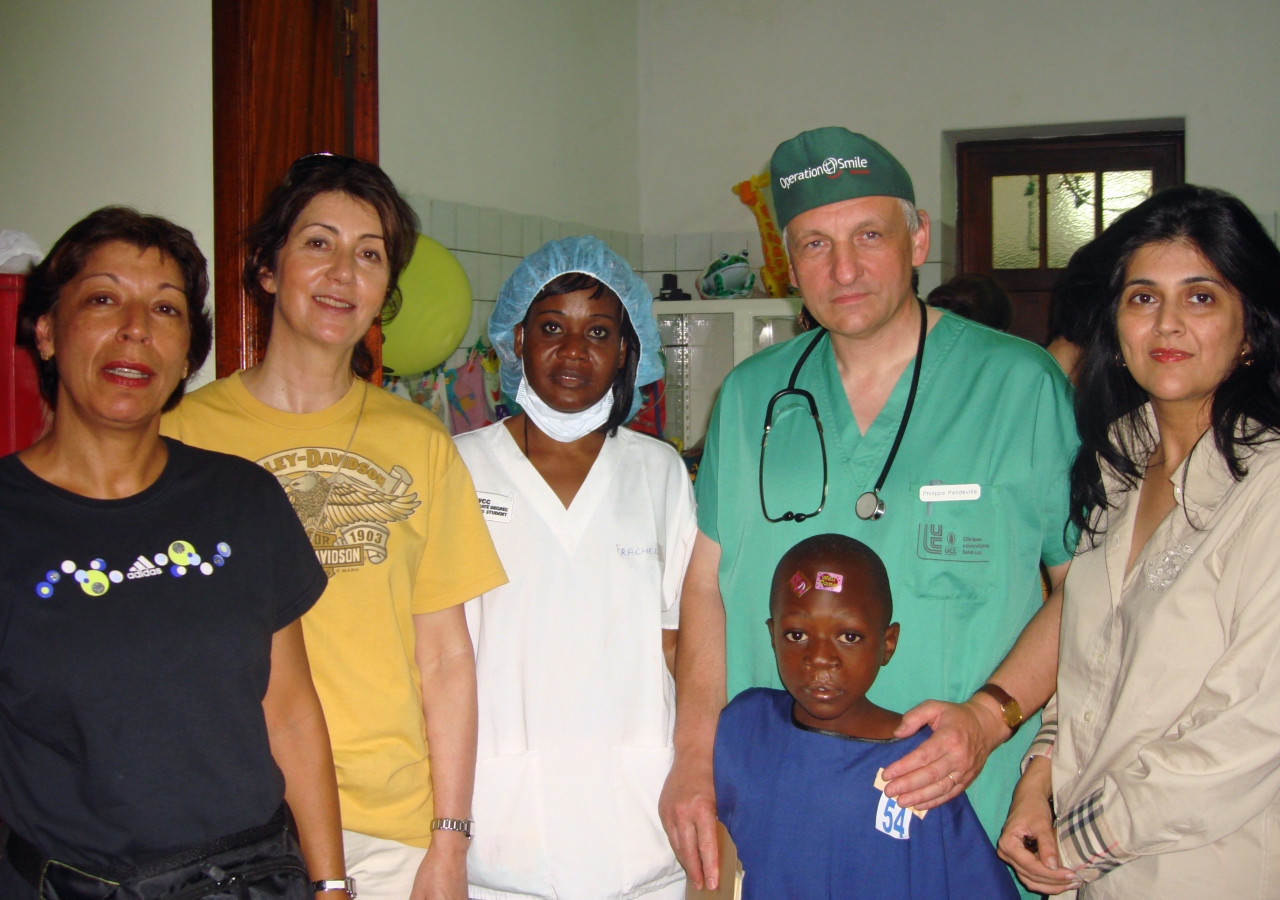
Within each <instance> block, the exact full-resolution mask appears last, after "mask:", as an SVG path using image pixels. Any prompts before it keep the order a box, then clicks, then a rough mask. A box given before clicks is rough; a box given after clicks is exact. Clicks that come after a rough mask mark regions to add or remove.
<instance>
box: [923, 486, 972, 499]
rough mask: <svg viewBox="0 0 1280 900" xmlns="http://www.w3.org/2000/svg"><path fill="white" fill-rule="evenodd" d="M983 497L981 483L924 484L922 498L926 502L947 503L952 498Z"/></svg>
mask: <svg viewBox="0 0 1280 900" xmlns="http://www.w3.org/2000/svg"><path fill="white" fill-rule="evenodd" d="M981 497H982V485H980V484H922V485H920V499H921V500H922V501H923V502H925V503H946V502H948V501H950V500H978V499H981Z"/></svg>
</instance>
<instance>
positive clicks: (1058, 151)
mask: <svg viewBox="0 0 1280 900" xmlns="http://www.w3.org/2000/svg"><path fill="white" fill-rule="evenodd" d="M1182 157H1183V133H1182V132H1180V131H1172V132H1144V133H1135V134H1122V135H1101V136H1089V137H1077V138H1053V139H1027V140H1013V141H974V142H970V143H962V144H959V145H958V146H957V147H956V164H957V168H958V171H957V183H958V185H959V198H958V199H959V217H958V221H959V228H958V229H957V233H958V236H959V250H960V270H961V271H962V272H981V273H985V274H988V275H991V276H992V277H994V278H995V279H996V280H997V281H999V282H1000V283H1001V284H1002V285H1004V288H1005V290H1007V291H1008V292H1009V295H1010V297H1011V298H1012V299H1013V324H1012V325H1011V326H1010V328H1009V331H1010V333H1012V334H1016V335H1018V336H1020V337H1025V338H1027V339H1028V340H1032V341H1035V342H1036V343H1040V344H1043V343H1045V342H1046V340H1047V338H1048V330H1049V303H1050V300H1051V298H1052V296H1053V287H1054V284H1055V283H1056V282H1057V280H1058V276H1059V275H1060V274H1061V272H1062V270H1063V268H1065V266H1066V261H1067V258H1069V256H1070V251H1072V250H1073V249H1075V247H1077V246H1079V244H1080V243H1083V242H1087V241H1088V240H1091V239H1092V238H1093V237H1094V236H1095V235H1097V234H1098V233H1099V232H1100V231H1102V229H1103V228H1104V227H1105V226H1106V225H1107V224H1109V223H1110V222H1111V221H1112V220H1113V219H1114V217H1115V216H1116V215H1119V213H1120V212H1122V211H1123V210H1124V209H1128V208H1131V207H1133V206H1135V205H1137V203H1138V202H1140V201H1141V200H1142V199H1143V197H1144V196H1149V195H1150V193H1151V192H1152V191H1156V190H1160V189H1161V188H1163V187H1168V186H1169V185H1174V184H1181V183H1182V179H1183V174H1182V171H1183V161H1182ZM1140 173H1149V174H1148V176H1147V182H1146V184H1147V187H1146V193H1145V194H1143V193H1141V192H1134V191H1132V189H1130V191H1129V193H1128V194H1127V195H1126V196H1121V195H1120V194H1119V192H1118V191H1113V190H1111V189H1110V188H1109V185H1112V184H1116V185H1119V184H1124V183H1125V179H1123V178H1121V177H1120V176H1139V175H1140ZM1130 180H1132V178H1130ZM1023 181H1025V186H1023V185H1022V182H1023ZM1007 188H1013V189H1014V194H1018V193H1021V194H1022V196H1023V198H1024V199H1025V205H1026V222H1025V225H1026V241H1025V245H1024V246H1020V247H1015V248H1013V252H1010V251H1008V250H1007V249H1006V248H1005V247H1001V246H997V245H999V244H1001V243H1002V240H1001V239H1002V238H1007V237H1008V233H1007V229H1005V230H1003V231H1002V227H1001V226H1002V224H1003V223H1002V222H1000V221H999V220H1000V219H1001V217H1002V215H1001V208H1006V209H1007V200H1008V198H1007V197H1004V196H1003V194H1002V192H1004V191H1005V190H1006V189H1007ZM1113 195H1114V196H1113ZM1063 198H1070V199H1069V200H1068V202H1067V203H1066V206H1067V207H1068V208H1069V207H1070V206H1071V205H1073V204H1074V205H1075V207H1076V210H1075V212H1078V213H1079V214H1080V215H1076V216H1074V217H1073V218H1075V219H1077V220H1080V219H1083V221H1082V222H1080V221H1077V222H1075V223H1074V225H1073V224H1072V223H1068V224H1064V225H1059V217H1058V216H1056V215H1055V211H1056V210H1061V209H1062V208H1063V204H1062V200H1063ZM1016 199H1017V198H1016V197H1015V200H1016ZM1078 225H1083V229H1082V230H1081V229H1076V230H1074V231H1073V230H1072V228H1073V227H1074V226H1078ZM1004 243H1007V240H1006V241H1004Z"/></svg>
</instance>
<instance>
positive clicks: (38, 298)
mask: <svg viewBox="0 0 1280 900" xmlns="http://www.w3.org/2000/svg"><path fill="white" fill-rule="evenodd" d="M113 241H120V242H122V243H125V244H129V245H130V246H133V247H136V248H138V250H140V251H142V250H151V249H153V248H154V249H156V250H159V251H160V255H161V256H162V257H164V258H165V259H171V260H173V261H174V262H175V263H177V265H178V268H179V270H181V272H182V293H183V295H184V296H186V298H187V325H188V327H189V328H190V329H191V343H190V344H189V345H188V347H187V373H188V376H190V375H193V374H195V373H196V372H197V371H198V370H199V369H200V367H201V366H202V365H204V360H205V357H207V356H208V355H209V348H210V347H212V346H213V323H212V322H211V321H210V320H209V313H208V311H207V310H206V309H205V306H204V301H205V297H206V296H207V295H208V293H209V273H208V267H207V265H206V263H205V258H204V254H203V253H201V252H200V248H199V247H198V246H197V245H196V239H195V238H194V237H193V236H192V235H191V232H190V231H188V230H187V229H185V228H183V227H182V226H181V225H175V224H173V223H172V222H170V221H169V220H168V219H163V218H161V217H160V216H148V215H143V214H142V213H140V212H138V211H137V210H136V209H130V208H129V207H127V206H104V207H103V208H102V209H99V210H97V211H96V212H91V213H89V215H87V216H85V217H84V218H83V219H81V220H80V221H79V222H77V223H76V224H74V225H72V226H71V227H70V228H68V229H67V233H66V234H64V235H63V236H62V237H60V238H58V242H57V243H56V244H54V245H53V249H52V250H50V251H49V255H48V256H46V257H45V258H44V261H43V262H41V263H40V265H38V266H36V267H35V268H34V269H32V270H31V273H30V274H29V275H28V276H27V284H26V288H25V290H24V292H23V295H22V304H21V305H20V306H19V307H18V340H17V343H18V344H19V345H20V346H24V347H32V348H34V347H35V345H36V322H37V321H38V320H39V319H40V317H41V316H44V315H47V314H48V313H49V312H50V311H51V310H52V309H53V307H54V305H55V304H56V303H57V302H58V295H59V294H60V293H62V289H63V288H64V287H66V286H67V285H68V284H70V283H71V281H73V280H74V279H75V278H76V276H77V275H79V274H80V273H81V272H82V271H83V270H84V265H85V263H86V262H87V261H88V259H89V257H90V256H91V255H92V254H93V252H94V251H95V250H97V249H98V248H99V247H101V246H103V245H104V244H110V243H112V242H113ZM36 377H37V379H38V381H39V384H40V396H41V397H43V398H44V401H45V403H48V404H49V408H50V409H56V408H57V405H58V365H57V360H56V359H39V358H38V357H37V359H36ZM185 388H186V379H185V378H184V379H183V380H182V381H180V382H178V386H177V387H176V388H174V390H173V393H172V394H170V395H169V399H168V400H166V401H165V404H164V408H165V409H166V410H168V409H173V407H175V406H177V405H178V401H179V400H181V399H182V392H183V390H184V389H185Z"/></svg>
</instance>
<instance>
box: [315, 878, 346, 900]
mask: <svg viewBox="0 0 1280 900" xmlns="http://www.w3.org/2000/svg"><path fill="white" fill-rule="evenodd" d="M311 890H313V891H314V892H315V893H317V894H319V893H321V892H322V891H346V892H347V896H348V897H350V898H351V900H355V897H356V880H355V879H354V878H349V877H348V878H341V879H339V878H326V879H321V880H320V881H313V882H311Z"/></svg>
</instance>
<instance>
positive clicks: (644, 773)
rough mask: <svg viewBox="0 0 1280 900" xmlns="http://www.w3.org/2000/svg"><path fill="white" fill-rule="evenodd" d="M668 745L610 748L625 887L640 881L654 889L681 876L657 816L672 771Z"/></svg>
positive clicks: (630, 888) (671, 756)
mask: <svg viewBox="0 0 1280 900" xmlns="http://www.w3.org/2000/svg"><path fill="white" fill-rule="evenodd" d="M674 759H675V750H674V749H673V748H671V747H614V748H613V763H614V790H615V791H616V792H617V800H618V808H619V809H621V810H626V813H625V814H624V815H621V816H619V817H618V819H619V821H618V833H617V840H618V849H619V857H620V859H621V860H622V865H623V872H622V875H623V878H624V884H623V888H622V890H623V892H624V893H625V892H626V891H629V890H632V889H633V888H635V887H637V886H638V885H644V884H652V885H653V887H654V888H657V887H659V886H661V885H664V884H670V883H671V882H673V881H676V880H677V879H679V878H681V877H683V870H682V869H681V868H680V863H679V862H677V861H676V857H675V852H674V851H673V850H672V849H671V842H670V841H668V840H667V833H666V832H665V831H664V830H663V828H662V820H661V819H660V818H659V817H658V796H659V795H660V794H661V793H662V785H663V784H664V783H665V782H666V780H667V773H668V772H670V771H671V763H672V762H673V761H674Z"/></svg>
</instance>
